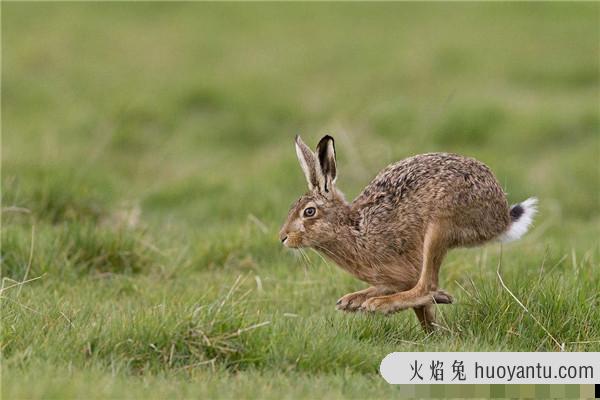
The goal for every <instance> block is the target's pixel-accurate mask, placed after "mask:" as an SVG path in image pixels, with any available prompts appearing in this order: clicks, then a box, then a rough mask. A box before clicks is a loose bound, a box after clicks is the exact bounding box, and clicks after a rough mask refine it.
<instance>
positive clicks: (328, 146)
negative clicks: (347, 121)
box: [279, 135, 348, 247]
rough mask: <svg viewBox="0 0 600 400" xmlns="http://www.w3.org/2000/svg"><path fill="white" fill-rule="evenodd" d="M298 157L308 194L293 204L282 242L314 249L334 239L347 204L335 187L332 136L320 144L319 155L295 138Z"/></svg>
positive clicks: (282, 230)
mask: <svg viewBox="0 0 600 400" xmlns="http://www.w3.org/2000/svg"><path fill="white" fill-rule="evenodd" d="M296 155H297V156H298V161H300V166H301V167H302V171H304V175H305V176H306V180H307V182H308V192H307V193H306V194H304V195H303V196H302V197H300V198H299V199H298V200H296V202H295V203H294V204H292V207H291V208H290V211H289V213H288V216H287V220H286V221H285V223H284V224H283V227H282V228H281V231H280V232H279V239H280V240H281V242H282V243H283V244H284V245H285V246H287V247H315V246H319V245H321V244H324V243H326V242H329V241H331V240H334V239H335V232H336V231H337V230H338V229H337V227H338V226H339V225H340V222H341V220H342V219H343V218H344V216H345V215H346V213H347V207H348V205H347V203H346V201H345V200H344V196H343V194H342V193H341V192H339V191H338V190H337V188H336V187H335V180H336V177H337V170H336V164H335V146H334V142H333V138H332V137H331V136H329V135H327V136H324V137H323V138H322V139H321V140H320V141H319V144H318V145H317V151H316V153H315V152H313V151H311V150H310V149H309V148H308V146H307V145H305V144H304V142H302V139H300V137H299V136H296Z"/></svg>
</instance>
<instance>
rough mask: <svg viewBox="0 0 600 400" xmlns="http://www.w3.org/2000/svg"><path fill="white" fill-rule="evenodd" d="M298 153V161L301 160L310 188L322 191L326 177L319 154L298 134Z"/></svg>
mask: <svg viewBox="0 0 600 400" xmlns="http://www.w3.org/2000/svg"><path fill="white" fill-rule="evenodd" d="M296 155H297V156H298V161H300V166H301V167H302V171H303V172H304V176H306V181H307V182H308V189H309V190H314V189H317V190H319V191H321V189H322V188H323V187H324V186H325V179H324V178H323V173H322V172H321V168H320V167H319V161H318V160H317V156H316V155H315V153H313V152H312V150H311V149H309V148H308V146H307V145H305V144H304V142H303V141H302V139H300V136H298V135H296Z"/></svg>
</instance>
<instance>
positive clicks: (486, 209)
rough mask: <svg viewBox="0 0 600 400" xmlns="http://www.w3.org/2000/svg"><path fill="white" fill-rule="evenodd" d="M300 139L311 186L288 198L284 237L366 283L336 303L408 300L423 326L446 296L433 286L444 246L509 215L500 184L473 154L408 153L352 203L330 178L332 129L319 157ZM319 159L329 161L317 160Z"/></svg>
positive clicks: (395, 307)
mask: <svg viewBox="0 0 600 400" xmlns="http://www.w3.org/2000/svg"><path fill="white" fill-rule="evenodd" d="M296 146H297V154H298V157H299V158H300V162H301V165H302V166H303V170H304V172H305V175H306V177H307V181H308V183H309V189H310V190H309V192H308V193H306V194H305V195H303V196H302V197H300V199H298V201H296V202H295V203H294V204H293V205H292V207H291V209H290V212H289V215H288V218H287V221H286V222H285V224H284V225H283V227H282V229H281V232H280V238H281V239H282V241H283V242H284V244H285V245H286V246H288V247H313V248H315V249H316V250H317V251H319V252H320V253H322V254H323V255H325V256H326V257H328V258H330V259H331V260H333V261H334V262H335V263H337V264H338V265H339V266H340V267H342V268H343V269H345V270H346V271H348V272H349V273H351V274H352V275H354V276H356V277H357V278H358V279H360V280H362V281H365V282H367V283H369V284H370V285H371V287H370V288H368V289H365V290H362V291H359V292H356V293H350V294H348V295H346V296H344V297H342V298H341V299H340V300H339V301H338V303H337V308H338V309H342V310H347V311H353V310H359V309H360V310H367V311H380V312H385V313H389V312H395V311H399V310H403V309H406V308H414V309H415V312H416V314H417V317H418V318H419V320H420V322H421V324H422V325H423V327H424V328H425V329H427V330H429V329H431V328H432V327H433V326H434V324H435V313H434V310H433V307H432V304H434V303H436V302H437V303H449V302H451V301H452V298H451V296H450V295H449V294H447V293H446V292H444V291H443V290H439V289H438V273H439V268H440V266H441V263H442V261H443V258H444V256H445V254H446V253H447V251H448V250H450V249H452V248H454V247H459V246H476V245H480V244H482V243H485V242H487V241H490V240H492V239H495V238H497V237H498V236H499V235H501V234H502V233H503V232H505V231H506V230H507V229H508V227H509V225H510V224H511V217H510V214H509V206H508V202H507V200H506V196H505V194H504V192H503V190H502V188H501V187H500V185H499V183H498V181H497V180H496V178H495V177H494V175H493V173H492V172H491V171H490V169H489V168H488V167H487V166H485V165H484V164H483V163H481V162H479V161H477V160H475V159H472V158H468V157H463V156H459V155H455V154H448V153H430V154H422V155H417V156H414V157H410V158H407V159H405V160H402V161H399V162H397V163H394V164H392V165H390V166H388V167H387V168H385V169H384V170H382V171H381V172H380V173H379V174H378V175H377V176H376V177H375V179H373V181H372V182H371V183H369V185H368V186H367V187H366V188H365V189H364V190H363V191H362V193H361V194H359V195H358V197H357V198H356V199H355V200H354V201H352V202H351V203H349V202H347V201H346V200H345V199H344V196H343V195H342V194H341V192H339V190H338V189H337V188H336V187H335V180H336V178H337V176H336V174H337V171H336V168H335V148H334V146H333V138H331V137H329V136H326V137H324V138H323V139H322V140H321V142H320V143H319V146H318V154H319V156H318V157H317V155H315V154H313V155H310V154H308V153H310V152H311V151H310V150H309V149H308V147H307V146H306V145H305V144H304V143H302V141H301V140H300V138H297V139H296ZM301 157H305V158H306V159H305V160H302V158H301ZM319 160H322V162H323V163H325V164H326V167H325V168H323V167H321V168H320V169H319V168H318V167H319V165H320V163H319ZM311 168H314V170H311ZM307 207H315V208H316V210H317V212H316V214H315V215H314V216H313V217H310V218H307V217H305V216H304V214H303V213H304V210H305V209H306V208H307Z"/></svg>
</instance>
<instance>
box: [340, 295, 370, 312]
mask: <svg viewBox="0 0 600 400" xmlns="http://www.w3.org/2000/svg"><path fill="white" fill-rule="evenodd" d="M368 297H369V296H368V294H367V293H364V291H360V292H354V293H348V294H347V295H345V296H343V297H342V298H340V299H339V300H338V301H337V303H335V308H336V309H338V310H342V311H356V310H358V308H359V307H360V305H361V304H362V303H363V302H364V301H365V300H366V299H367V298H368Z"/></svg>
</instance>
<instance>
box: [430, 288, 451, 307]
mask: <svg viewBox="0 0 600 400" xmlns="http://www.w3.org/2000/svg"><path fill="white" fill-rule="evenodd" d="M429 295H430V296H431V297H433V299H434V300H435V302H436V303H437V304H452V303H453V302H454V298H453V297H452V295H451V294H450V293H448V292H446V291H445V290H442V289H438V290H436V291H435V292H430V293H429Z"/></svg>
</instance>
